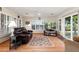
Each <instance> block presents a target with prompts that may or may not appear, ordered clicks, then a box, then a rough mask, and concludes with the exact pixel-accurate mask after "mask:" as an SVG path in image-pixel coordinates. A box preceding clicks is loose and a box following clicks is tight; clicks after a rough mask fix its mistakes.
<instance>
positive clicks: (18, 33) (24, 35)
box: [11, 27, 32, 48]
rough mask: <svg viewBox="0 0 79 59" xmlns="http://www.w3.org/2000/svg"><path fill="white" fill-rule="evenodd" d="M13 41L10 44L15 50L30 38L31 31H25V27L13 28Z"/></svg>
mask: <svg viewBox="0 0 79 59" xmlns="http://www.w3.org/2000/svg"><path fill="white" fill-rule="evenodd" d="M14 37H15V38H16V39H15V40H12V41H11V44H13V45H14V47H15V48H17V47H18V46H19V45H21V44H26V43H28V42H29V41H30V39H31V38H32V30H26V29H25V27H20V28H14Z"/></svg>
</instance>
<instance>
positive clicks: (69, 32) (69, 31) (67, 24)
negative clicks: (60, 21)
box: [65, 16, 71, 38]
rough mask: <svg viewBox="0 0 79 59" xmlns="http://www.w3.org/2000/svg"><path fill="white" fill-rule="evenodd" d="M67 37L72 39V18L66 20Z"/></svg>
mask: <svg viewBox="0 0 79 59" xmlns="http://www.w3.org/2000/svg"><path fill="white" fill-rule="evenodd" d="M65 36H66V38H71V17H70V16H69V17H66V18H65Z"/></svg>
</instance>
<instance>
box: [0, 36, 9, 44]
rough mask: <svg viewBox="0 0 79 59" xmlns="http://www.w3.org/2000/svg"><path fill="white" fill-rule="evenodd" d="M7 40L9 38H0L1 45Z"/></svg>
mask: <svg viewBox="0 0 79 59" xmlns="http://www.w3.org/2000/svg"><path fill="white" fill-rule="evenodd" d="M7 40H9V37H4V38H1V39H0V43H3V42H5V41H7Z"/></svg>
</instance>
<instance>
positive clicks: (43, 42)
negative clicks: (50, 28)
mask: <svg viewBox="0 0 79 59" xmlns="http://www.w3.org/2000/svg"><path fill="white" fill-rule="evenodd" d="M28 46H30V47H53V46H54V45H53V43H52V42H51V40H50V39H49V38H48V37H46V36H38V37H33V38H32V39H31V40H30V42H29V43H28Z"/></svg>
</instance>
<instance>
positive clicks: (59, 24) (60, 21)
mask: <svg viewBox="0 0 79 59" xmlns="http://www.w3.org/2000/svg"><path fill="white" fill-rule="evenodd" d="M59 31H61V19H59Z"/></svg>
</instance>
